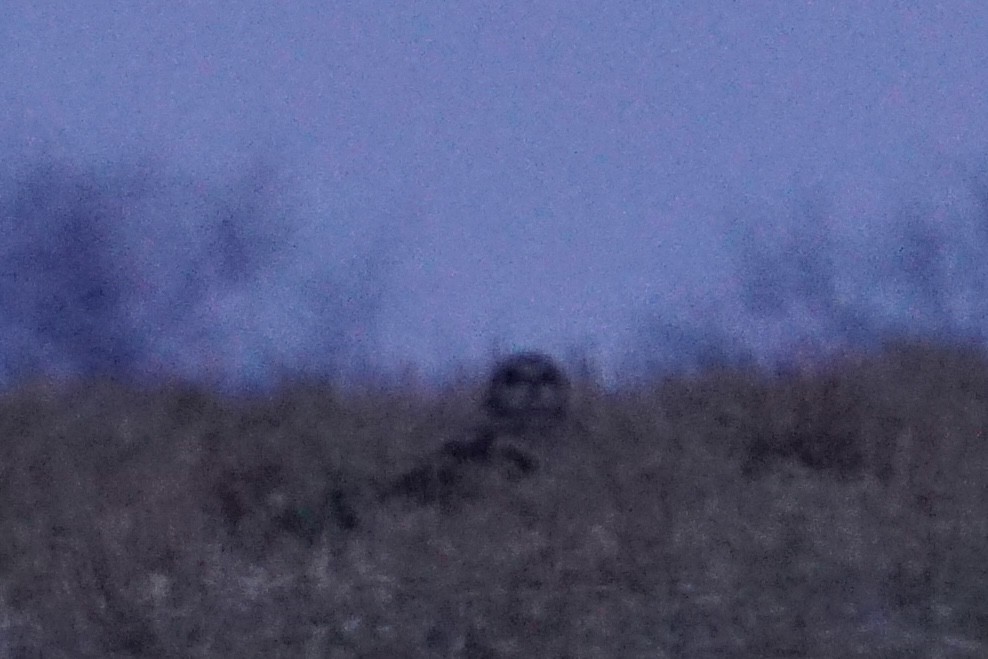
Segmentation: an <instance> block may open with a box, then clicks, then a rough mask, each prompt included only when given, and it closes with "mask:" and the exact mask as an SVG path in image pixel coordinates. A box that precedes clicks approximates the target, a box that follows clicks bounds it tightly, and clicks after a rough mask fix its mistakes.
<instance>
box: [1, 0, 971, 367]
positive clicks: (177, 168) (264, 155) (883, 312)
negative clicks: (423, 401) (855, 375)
mask: <svg viewBox="0 0 988 659" xmlns="http://www.w3.org/2000/svg"><path fill="white" fill-rule="evenodd" d="M4 13H5V17H4V20H3V21H2V22H0V107H2V108H3V111H2V112H0V144H2V145H4V148H5V151H6V153H7V154H8V158H5V164H4V168H5V172H6V174H7V175H8V176H9V175H11V174H12V173H16V172H18V171H21V170H22V169H23V168H24V167H26V166H30V165H31V164H33V163H37V162H39V161H45V160H52V159H54V160H58V161H69V162H72V163H75V164H76V166H78V167H95V168H100V167H106V166H113V165H114V164H119V163H128V162H135V161H138V160H140V159H141V158H146V159H150V160H151V161H153V162H157V163H162V164H161V167H162V168H164V169H167V170H168V171H174V172H178V173H177V174H176V175H175V176H176V180H181V181H185V182H186V183H184V184H182V185H184V186H185V187H184V188H182V186H181V185H180V186H179V188H181V189H183V190H186V193H185V198H184V200H183V199H181V197H182V193H179V192H176V191H175V189H172V190H171V192H169V194H168V195H165V198H162V199H158V200H157V201H156V202H155V203H154V204H150V205H145V206H140V207H136V206H134V207H129V208H127V209H126V212H124V213H123V215H122V217H123V218H124V219H123V225H122V227H123V228H121V229H120V230H119V231H120V233H122V234H126V236H127V237H126V238H121V239H120V240H121V242H120V245H122V247H120V248H119V249H120V250H123V251H126V252H127V253H129V254H130V253H131V252H133V253H134V254H137V252H134V250H135V249H136V248H135V247H134V245H135V242H134V236H135V235H144V234H146V233H148V232H150V233H151V234H153V235H159V234H160V243H155V244H157V245H161V246H162V247H161V249H160V250H157V251H156V249H154V248H147V247H146V246H145V249H144V251H141V252H140V253H139V259H138V260H139V262H140V264H141V266H140V267H142V268H144V269H145V270H146V271H147V272H153V273H156V274H154V276H155V277H158V278H161V279H169V278H174V277H175V276H176V273H177V270H175V269H169V263H170V261H169V260H168V259H167V258H165V257H163V256H162V254H165V253H168V250H178V251H181V249H182V245H183V244H184V243H183V242H182V241H183V240H185V238H177V237H176V235H175V234H182V233H183V232H189V231H190V229H189V226H190V224H189V223H192V224H193V225H194V224H195V221H194V220H193V219H192V218H193V216H195V214H196V212H197V211H196V207H195V204H194V203H191V202H190V201H189V198H190V197H194V195H195V194H196V191H197V190H198V189H199V188H197V187H196V185H195V184H194V183H189V182H190V181H191V182H203V183H202V185H203V186H206V187H208V186H219V187H221V188H222V186H224V185H227V184H230V182H231V181H237V180H239V179H240V178H241V177H243V176H244V172H246V171H250V168H251V167H254V166H256V163H257V162H258V161H263V162H264V163H268V164H270V165H271V167H272V169H273V170H274V171H276V174H275V175H274V181H275V182H274V183H273V184H272V188H271V196H272V199H273V200H272V201H271V206H270V207H269V212H271V213H273V215H274V216H277V217H281V214H284V215H289V214H290V215H291V216H292V217H293V218H296V219H295V220H294V221H295V222H296V225H293V226H294V227H295V231H296V232H295V233H294V234H292V235H293V239H292V241H291V243H290V245H288V246H287V247H286V248H285V249H284V252H283V253H282V254H281V256H280V257H279V259H280V260H279V261H278V265H277V267H274V268H273V269H269V270H268V271H267V272H266V273H265V274H264V276H263V277H260V278H259V279H258V280H257V281H252V282H250V284H249V285H246V284H245V285H244V286H243V287H241V288H239V289H237V290H233V289H231V288H229V287H228V288H225V289H224V290H222V291H216V292H214V293H213V294H211V296H209V299H208V300H206V298H200V299H199V301H198V302H197V303H196V305H197V308H196V309H195V312H194V313H192V312H191V311H190V314H189V315H188V320H187V326H186V327H185V328H184V329H183V330H182V331H178V330H176V331H175V332H172V333H171V335H170V336H169V337H168V340H167V341H166V340H165V339H164V338H161V337H159V339H158V340H157V343H156V344H155V345H156V346H157V347H155V348H153V350H155V351H157V358H158V360H159V361H161V360H165V361H167V360H168V359H174V360H177V361H180V362H182V364H184V365H185V366H183V367H182V368H193V369H194V367H192V366H188V365H189V364H193V363H195V362H196V361H197V359H198V358H199V357H201V353H202V352H204V351H208V352H209V353H210V354H212V355H214V356H217V355H218V357H216V359H218V360H219V361H220V362H222V364H223V365H222V368H224V369H229V370H230V372H236V371H238V369H239V370H243V369H251V368H261V367H260V366H258V362H259V361H265V362H267V361H271V360H274V361H277V362H280V363H282V364H284V365H286V367H287V368H292V367H293V366H294V365H297V364H300V363H304V362H305V361H306V359H307V358H308V356H311V354H312V353H313V352H314V351H318V350H320V349H322V348H321V347H320V346H321V343H320V342H323V341H325V340H327V339H326V335H325V332H324V331H323V330H322V327H323V326H324V325H325V324H326V323H328V322H330V321H329V318H330V317H337V316H340V315H346V314H350V313H351V312H352V313H353V314H356V315H360V314H359V313H358V312H357V311H353V309H355V308H356V309H365V308H368V307H373V309H374V311H373V313H363V315H360V320H359V322H351V323H350V324H348V325H347V328H346V331H345V332H344V333H345V334H346V336H347V337H349V338H348V339H347V340H348V341H355V342H356V343H357V344H359V345H360V346H362V349H363V351H364V352H366V353H367V354H370V355H372V356H373V358H374V359H378V360H381V361H382V362H385V363H390V364H394V363H397V362H399V361H402V360H410V361H412V362H415V363H419V364H422V365H425V366H427V367H430V368H432V367H436V366H443V365H448V364H450V363H452V362H453V361H456V360H475V359H483V358H484V357H485V356H486V355H488V354H489V352H490V350H491V349H492V346H494V345H495V344H498V345H500V346H502V347H503V348H504V349H510V348H545V349H549V350H552V351H555V352H560V353H561V352H563V351H565V349H566V348H567V347H569V346H573V345H585V346H591V347H593V349H594V350H597V351H599V352H600V354H601V357H602V358H603V360H604V361H605V363H606V364H607V365H608V368H609V369H613V368H616V367H617V366H618V365H620V364H622V363H625V362H624V361H622V360H626V359H627V356H626V355H627V353H628V352H629V351H632V352H634V351H635V350H638V353H636V354H640V353H641V350H642V348H641V343H642V335H643V333H644V334H645V335H648V332H649V330H648V328H649V327H651V326H652V325H654V324H655V323H670V324H673V325H677V326H683V327H687V328H688V327H697V326H702V327H704V328H706V327H707V326H712V327H714V328H715V329H717V331H722V333H723V334H724V335H725V336H728V337H732V338H730V339H729V341H730V342H738V341H739V342H744V343H745V344H746V345H747V346H748V347H750V348H751V349H753V350H754V351H755V352H772V351H776V352H778V351H780V350H781V351H783V352H785V351H786V350H793V349H795V348H793V347H792V345H791V344H794V343H798V342H799V341H797V340H796V339H794V338H793V337H798V336H801V333H806V334H807V336H809V337H811V338H812V340H820V341H824V342H825V341H827V340H828V339H829V338H832V337H829V335H830V334H832V331H831V329H829V325H827V324H826V323H823V324H821V323H819V322H818V321H817V319H816V317H815V314H816V313H817V311H815V310H814V308H813V305H809V306H807V305H802V306H801V305H799V304H794V305H788V307H787V309H786V312H785V313H784V314H782V316H773V317H772V318H769V319H766V318H765V317H764V316H763V317H758V314H754V315H753V314H752V313H751V309H750V308H749V307H746V306H745V305H744V304H743V303H741V302H739V299H741V297H742V293H743V290H742V289H743V288H744V286H745V281H746V277H749V276H750V268H749V269H748V270H747V271H746V270H745V267H746V266H750V264H751V261H750V259H749V257H750V251H751V248H752V245H753V244H754V245H755V246H756V247H757V248H761V247H762V246H779V245H786V244H788V243H786V242H785V241H786V240H789V241H790V242H795V243H800V244H802V243H804V242H806V240H815V238H812V237H813V236H818V235H819V234H820V231H821V227H824V229H823V230H822V231H823V233H824V234H825V235H826V236H827V240H829V241H831V242H832V243H834V244H835V245H837V250H836V254H837V257H836V258H837V262H836V263H835V264H834V270H835V273H836V280H835V282H836V283H835V288H834V290H833V291H831V293H833V294H834V295H837V296H840V297H842V298H846V299H848V300H852V301H853V303H854V306H855V307H856V308H859V309H864V310H866V311H867V313H868V314H871V315H875V316H877V317H886V318H891V319H895V320H897V321H900V322H908V319H909V318H911V317H913V316H916V317H919V318H920V319H925V320H923V322H927V321H929V317H930V316H931V315H933V314H942V313H948V311H945V309H948V310H949V313H951V314H954V316H955V317H956V318H957V319H960V321H959V322H960V324H965V325H977V324H979V323H980V322H981V321H980V319H982V318H984V315H985V314H984V311H985V308H984V306H983V305H982V303H981V302H980V300H976V301H972V300H971V299H970V298H971V297H972V293H971V291H972V290H975V288H976V287H975V288H972V287H974V286H975V284H976V283H977V281H983V280H984V275H985V272H984V270H983V269H982V268H981V266H980V265H977V264H978V263H980V258H981V256H982V254H981V252H977V251H974V252H972V251H971V250H970V249H967V251H965V249H966V246H967V243H966V241H965V240H964V239H960V238H958V235H960V234H959V233H958V232H959V231H960V229H958V227H959V226H961V225H963V226H965V227H966V226H967V224H969V223H970V221H971V220H970V218H971V217H972V213H974V214H975V216H976V215H977V212H978V207H977V206H976V203H975V201H976V200H975V199H974V198H973V197H972V194H973V191H972V189H971V186H970V185H969V183H970V180H971V179H972V177H974V178H977V177H978V176H982V177H983V175H984V174H985V171H984V162H985V155H986V150H985V144H986V141H988V39H986V38H985V36H986V35H988V4H986V3H983V2H977V1H971V2H963V1H961V0H956V1H954V2H950V3H918V2H917V3H905V2H880V3H877V2H876V3H863V2H857V1H855V2H842V1H839V0H835V1H828V2H802V1H796V0H789V1H786V0H779V1H767V0H749V1H746V2H743V3H738V2H726V1H721V2H715V1H711V2H685V1H684V2H661V3H659V2H653V3H642V2H609V3H590V2H584V1H582V0H571V1H568V2H559V3H556V2H553V3H479V2H461V3H447V2H438V1H433V2H383V1H382V2H373V3H369V2H368V3H326V2H315V1H309V2H304V1H303V2H270V1H264V2H262V1H259V0H257V1H255V0H238V1H237V2H139V3H135V2H122V1H113V2H110V1H105V2H104V1H101V2H94V3H79V2H54V1H45V0H41V1H39V2H20V1H19V0H17V1H14V2H9V3H7V4H6V5H5V9H4ZM978 180H979V181H980V180H983V179H978ZM210 189H212V188H210ZM917 216H919V218H920V219H923V220H924V221H928V222H930V226H932V227H933V229H932V230H933V232H934V233H935V234H936V235H938V236H940V235H941V234H942V241H943V243H944V247H943V249H942V250H940V251H939V252H937V253H938V254H940V256H941V257H942V261H943V263H944V265H943V268H944V272H945V273H946V274H945V275H944V276H943V277H942V279H941V280H939V281H940V285H941V286H945V287H948V288H950V290H949V291H947V293H946V294H945V297H944V299H945V300H947V302H948V303H949V304H946V306H945V304H944V303H943V301H942V300H941V301H939V302H938V303H937V305H933V306H931V305H930V304H927V302H928V300H926V299H925V298H922V291H921V290H920V291H919V292H918V293H917V286H918V289H922V288H923V286H922V285H917V284H916V282H915V281H912V282H910V281H908V276H906V278H905V280H903V278H902V277H898V278H896V277H891V278H890V277H889V275H888V271H889V270H890V269H891V270H894V269H895V268H896V267H897V266H896V262H895V258H897V257H895V256H894V255H895V254H901V252H902V244H901V243H902V241H903V240H904V238H903V237H902V235H900V232H897V230H896V229H895V226H896V225H897V223H899V224H901V223H902V222H903V217H907V218H909V219H912V220H915V219H917ZM149 218H151V219H149ZM958 218H960V219H958ZM964 218H967V219H966V220H965V219H964ZM148 223H150V224H152V225H153V226H154V227H155V228H154V229H153V230H152V229H149V228H148V226H149V224H148ZM966 223H967V224H966ZM299 226H300V227H301V228H299ZM965 230H966V229H965ZM971 230H972V231H974V229H971ZM193 233H194V232H193ZM286 234H287V230H286ZM975 234H976V237H978V236H981V234H977V232H976V231H975ZM805 236H810V238H809V239H806V238H805ZM0 240H2V238H0ZM808 244H809V243H808ZM165 245H168V247H167V249H166V248H165V247H164V246H165ZM781 253H783V254H790V253H791V251H787V249H783V251H782V252H781ZM132 256H133V254H132ZM134 258H138V257H137V256H135V257H134ZM889 259H891V260H889ZM972 259H973V260H972ZM179 260H181V259H179ZM176 262H177V261H174V260H173V261H171V263H176ZM900 265H901V263H900ZM176 267H177V266H176ZM745 272H748V274H747V275H746V274H744V273H745ZM962 272H963V273H967V274H966V275H965V277H961V278H958V276H957V275H958V273H962ZM773 276H778V275H773ZM972 278H973V279H975V280H977V281H976V282H974V283H972V282H971V281H969V279H972ZM893 280H894V281H893ZM900 280H902V281H900ZM961 280H963V281H961ZM773 281H775V280H773ZM903 281H905V283H903ZM329 282H332V284H330V283H329ZM889 282H892V283H891V284H889ZM895 282H899V283H898V284H895ZM783 284H784V282H780V286H782V285H783ZM886 284H889V285H891V286H892V288H891V289H888V288H887V287H886ZM329 286H333V287H334V290H335V291H336V292H335V293H334V294H333V295H336V296H340V295H342V296H343V297H345V298H347V299H348V300H350V302H339V301H337V302H333V303H332V304H330V305H329V307H327V304H328V303H326V302H325V301H324V300H318V299H315V298H317V297H319V296H321V295H328V296H329V297H333V295H329V294H328V293H325V291H326V289H327V287H329ZM783 287H784V286H783ZM797 288H798V287H797ZM344 289H345V292H344V293H341V291H344ZM799 290H802V289H799ZM917 296H919V297H918V298H917ZM362 298H373V299H371V300H366V301H365V302H366V304H361V303H360V299H362ZM334 299H336V298H334ZM355 299H356V301H354V300H355ZM924 300H925V301H924ZM348 304H351V305H353V304H355V305H356V307H354V306H347V305H348ZM334 305H335V306H334ZM924 305H925V306H924ZM137 306H139V305H137ZM327 309H329V310H328V311H327ZM15 313H16V312H14V313H11V314H10V315H11V316H13V315H14V314H15ZM134 313H138V312H137V311H134ZM11 322H13V321H10V320H8V324H9V323H11ZM930 322H932V321H930ZM197 323H198V324H200V325H202V326H204V327H207V328H208V331H205V330H203V331H200V329H201V328H198V329H197V328H194V327H193V328H190V327H189V326H188V325H195V324H197ZM920 324H922V323H920ZM933 324H934V325H935V323H933ZM135 327H143V326H142V325H140V324H138V325H135ZM210 332H212V334H211V335H210V336H212V338H210V339H203V338H202V336H203V335H204V333H205V334H209V333H210ZM22 333H23V332H22ZM28 333H30V332H28ZM232 339H235V341H234V340H232ZM210 341H212V342H213V343H210ZM8 343H9V341H8ZM165 343H169V347H167V348H166V347H164V344H165ZM234 343H235V344H236V345H237V346H239V347H237V348H236V349H234V348H232V347H231V345H233V344H234ZM11 345H12V344H11ZM12 349H13V348H11V347H10V346H9V345H8V348H7V350H8V351H10V350H12ZM648 350H652V351H655V352H661V351H662V346H661V345H656V346H649V348H648Z"/></svg>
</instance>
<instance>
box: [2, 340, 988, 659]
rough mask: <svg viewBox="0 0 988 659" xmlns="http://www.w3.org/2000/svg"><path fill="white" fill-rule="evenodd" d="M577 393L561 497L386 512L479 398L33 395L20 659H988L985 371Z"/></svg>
mask: <svg viewBox="0 0 988 659" xmlns="http://www.w3.org/2000/svg"><path fill="white" fill-rule="evenodd" d="M574 384H575V392H574V395H575V396H576V398H577V399H578V400H577V405H576V409H577V417H578V418H577V419H576V420H575V421H574V422H573V423H572V424H571V425H572V427H571V428H570V429H569V431H568V432H566V433H565V437H564V441H562V442H560V443H559V444H558V445H556V446H555V448H554V450H553V451H552V452H551V453H550V454H549V455H548V456H547V457H545V458H544V460H543V461H542V469H541V470H540V471H539V472H538V473H537V474H536V475H534V476H532V477H531V478H527V479H521V480H518V479H507V478H503V477H501V476H500V475H499V474H498V473H496V472H494V471H492V470H484V469H482V468H478V469H476V470H475V473H473V475H472V478H473V481H474V482H473V483H472V487H470V488H469V489H468V490H464V492H463V493H462V496H461V497H460V498H459V499H457V500H456V501H454V502H447V504H445V505H436V504H428V505H420V504H418V503H416V502H415V501H413V500H400V499H399V500H390V499H389V500H387V501H386V502H383V503H382V502H380V501H378V500H377V499H376V498H375V497H374V496H373V495H372V492H373V490H374V486H375V483H380V482H384V481H386V480H387V479H389V478H393V477H395V476H397V475H399V474H401V473H403V472H404V471H406V470H407V469H408V468H409V467H411V466H413V465H415V464H416V460H418V459H419V458H420V456H422V455H424V454H426V453H428V452H429V451H433V450H435V449H436V448H437V447H438V446H440V445H441V444H442V443H443V442H444V441H448V440H450V439H456V437H457V436H459V435H462V434H464V433H466V432H468V431H469V428H470V423H471V415H472V414H473V413H474V410H475V409H476V407H477V405H478V404H479V401H480V399H481V397H482V391H481V388H480V387H472V388H471V387H467V388H465V389H463V390H458V391H453V392H447V393H445V394H443V395H438V396H437V395H431V394H427V393H425V392H422V391H415V390H413V389H414V388H413V387H411V386H406V387H404V388H400V389H396V390H391V391H385V390H382V391H378V392H376V393H366V392H365V393H360V394H357V393H353V392H346V391H341V390H337V389H334V388H332V387H330V386H325V385H319V384H312V383H296V384H290V385H285V386H283V387H282V388H280V389H279V390H278V391H277V392H275V393H274V394H271V395H268V396H266V397H263V398H255V399H252V400H247V401H245V400H236V399H232V398H225V397H221V396H219V395H215V394H212V393H210V392H207V391H203V390H197V389H195V388H194V387H190V386H185V385H178V384H172V385H168V386H161V387H158V388H156V389H153V390H152V389H146V388H145V389H141V388H139V387H135V386H124V385H121V384H118V383H114V382H112V381H108V380H89V381H85V382H78V383H73V384H54V383H50V382H37V383H33V384H25V385H23V386H21V387H19V388H17V389H16V390H13V391H10V392H8V393H6V394H5V395H3V397H2V398H0V500H2V502H3V505H2V507H0V655H3V656H9V657H27V656H45V657H73V658H74V657H110V656H117V657H143V656H149V657H220V656H231V657H233V656H241V657H279V656H284V657H374V656H380V657H419V656H422V657H430V656H434V657H446V656H456V657H662V656H668V657H685V656H689V657H714V656H716V657H739V658H742V657H857V656H860V657H875V656H896V657H932V656H938V657H984V656H988V570H986V568H985V558H986V554H985V546H986V538H988V478H986V474H988V448H986V442H985V432H986V428H988V404H986V403H988V360H986V358H985V357H984V356H982V355H980V354H977V353H973V352H970V351H966V350H960V349H947V348H937V347H931V346H923V345H915V344H913V345H898V346H890V347H888V348H887V349H886V350H885V352H884V353H883V354H881V355H880V356H877V357H869V358H854V357H846V358H844V359H842V360H840V361H838V362H836V363H834V364H832V365H830V366H829V367H828V368H827V369H826V370H825V371H822V372H814V373H789V374H773V375H768V374H763V373H758V372H755V371H753V370H740V369H739V370H723V369H722V370H710V371H707V372H705V373H703V374H700V375H695V376H689V377H687V376H683V377H676V378H668V379H664V380H661V381H656V382H653V383H651V384H649V385H641V386H639V387H637V388H636V389H634V390H625V391H618V392H605V391H603V390H601V389H600V388H599V387H597V386H596V385H595V383H594V382H592V381H588V380H584V381H583V382H579V381H578V382H576V383H574ZM238 479H239V480H238ZM329 492H337V493H338V492H346V493H347V497H348V502H349V503H348V504H347V505H348V506H350V507H351V509H350V512H352V513H353V518H352V519H350V520H349V522H352V523H347V521H346V519H344V518H341V516H340V514H339V512H340V510H339V505H338V504H339V503H340V502H339V500H335V499H333V498H332V497H331V496H328V493H329ZM238 497H239V498H238ZM238 502H239V503H238ZM334 505H335V506H336V507H335V508H334ZM238 506H240V507H241V508H242V509H239V508H238ZM344 517H345V516H344Z"/></svg>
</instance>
